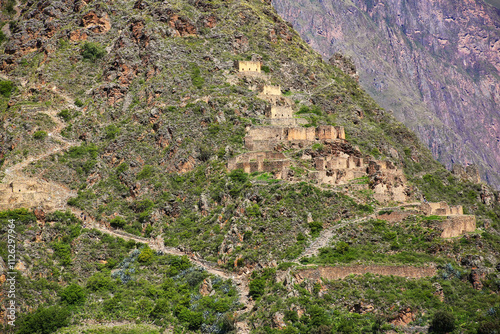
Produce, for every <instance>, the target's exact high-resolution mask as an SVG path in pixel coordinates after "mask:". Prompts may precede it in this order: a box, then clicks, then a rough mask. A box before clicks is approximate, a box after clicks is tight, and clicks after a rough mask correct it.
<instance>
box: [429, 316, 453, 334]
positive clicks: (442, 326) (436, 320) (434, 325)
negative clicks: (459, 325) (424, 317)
mask: <svg viewBox="0 0 500 334" xmlns="http://www.w3.org/2000/svg"><path fill="white" fill-rule="evenodd" d="M453 330H455V316H454V315H453V314H451V313H450V312H447V311H438V312H436V314H434V317H432V322H431V327H430V328H429V332H431V333H449V332H452V331H453Z"/></svg>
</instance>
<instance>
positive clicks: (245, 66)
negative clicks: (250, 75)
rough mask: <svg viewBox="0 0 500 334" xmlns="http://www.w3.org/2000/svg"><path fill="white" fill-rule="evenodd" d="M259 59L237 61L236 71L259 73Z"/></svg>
mask: <svg viewBox="0 0 500 334" xmlns="http://www.w3.org/2000/svg"><path fill="white" fill-rule="evenodd" d="M261 66H262V64H261V62H260V61H242V60H240V61H238V66H237V67H238V72H255V73H261Z"/></svg>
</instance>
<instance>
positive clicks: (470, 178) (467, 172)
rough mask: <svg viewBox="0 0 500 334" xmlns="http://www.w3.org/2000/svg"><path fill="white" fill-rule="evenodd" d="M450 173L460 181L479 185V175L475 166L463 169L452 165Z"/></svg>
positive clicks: (460, 166)
mask: <svg viewBox="0 0 500 334" xmlns="http://www.w3.org/2000/svg"><path fill="white" fill-rule="evenodd" d="M452 173H453V174H454V175H455V176H456V177H457V178H459V179H460V180H461V181H465V182H472V183H481V176H480V175H479V169H478V168H477V166H476V165H469V166H467V167H464V166H462V165H458V164H454V165H453V169H452Z"/></svg>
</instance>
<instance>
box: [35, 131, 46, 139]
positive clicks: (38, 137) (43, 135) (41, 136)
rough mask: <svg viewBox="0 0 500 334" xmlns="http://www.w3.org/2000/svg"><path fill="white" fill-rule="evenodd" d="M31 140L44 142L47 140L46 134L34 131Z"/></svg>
mask: <svg viewBox="0 0 500 334" xmlns="http://www.w3.org/2000/svg"><path fill="white" fill-rule="evenodd" d="M33 138H34V139H36V140H44V139H45V138H47V132H45V131H42V130H39V131H36V132H35V133H34V134H33Z"/></svg>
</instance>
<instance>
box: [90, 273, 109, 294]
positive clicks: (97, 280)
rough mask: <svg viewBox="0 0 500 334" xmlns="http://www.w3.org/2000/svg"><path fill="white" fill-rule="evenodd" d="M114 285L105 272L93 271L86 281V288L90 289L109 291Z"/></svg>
mask: <svg viewBox="0 0 500 334" xmlns="http://www.w3.org/2000/svg"><path fill="white" fill-rule="evenodd" d="M113 287H114V282H113V280H112V279H111V277H109V276H108V275H106V274H105V273H101V272H98V273H95V274H94V275H92V276H91V277H90V278H89V279H88V281H87V289H89V290H90V291H110V290H112V289H113Z"/></svg>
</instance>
